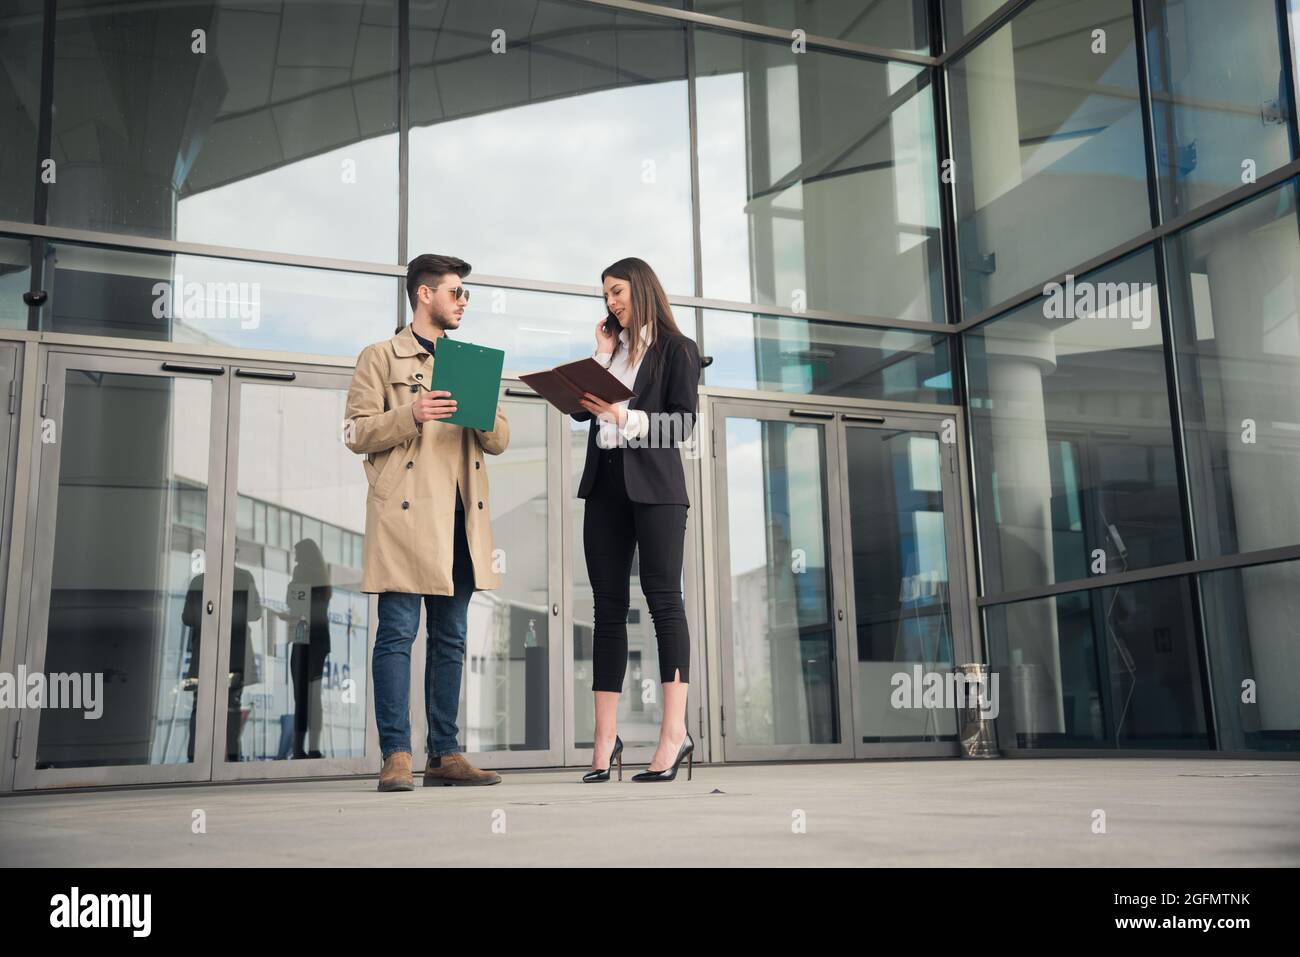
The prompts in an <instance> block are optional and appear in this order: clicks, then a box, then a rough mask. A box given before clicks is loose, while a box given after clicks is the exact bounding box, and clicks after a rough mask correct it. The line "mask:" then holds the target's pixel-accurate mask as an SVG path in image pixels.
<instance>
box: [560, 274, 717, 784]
mask: <svg viewBox="0 0 1300 957" xmlns="http://www.w3.org/2000/svg"><path fill="white" fill-rule="evenodd" d="M601 281H602V283H603V284H604V287H605V305H606V307H607V309H608V312H609V314H608V315H607V316H606V317H605V318H604V319H603V320H601V321H600V322H599V323H597V324H596V354H595V358H596V360H597V361H598V362H600V363H601V365H603V366H605V367H606V368H607V369H609V370H610V372H611V373H613V374H614V376H616V377H617V378H618V379H619V380H620V381H621V382H623V384H624V385H626V386H627V387H628V388H629V389H631V390H632V391H633V392H634V393H636V395H635V396H634V397H633V398H631V399H627V400H625V401H623V402H617V403H613V404H610V403H607V402H604V401H602V400H601V399H600V398H599V397H598V396H595V395H592V394H591V393H590V392H588V393H586V394H585V397H584V398H583V400H582V407H583V408H584V409H585V410H586V411H584V412H576V413H574V414H573V417H574V418H575V419H577V420H578V421H579V422H586V421H589V420H590V421H591V422H592V425H591V429H590V431H589V432H588V434H587V461H586V466H585V467H584V468H583V472H582V481H581V482H580V483H579V485H578V497H579V498H583V499H586V502H587V506H586V515H585V519H584V523H583V547H584V550H585V551H586V556H587V574H588V577H589V578H590V580H591V588H592V592H593V594H594V596H595V605H596V615H595V618H596V620H595V632H594V636H593V642H592V667H593V670H594V672H595V677H594V679H593V681H592V691H593V692H594V693H595V698H596V740H595V745H594V747H593V749H592V759H591V770H590V771H589V772H588V773H587V774H586V775H584V777H583V781H587V782H593V781H608V780H609V769H610V766H611V764H612V763H613V762H614V761H615V760H617V761H618V769H619V770H618V773H619V779H620V780H622V777H623V742H622V739H620V738H619V737H618V735H617V733H616V729H615V724H616V720H617V716H618V696H619V693H620V692H621V691H622V689H623V676H624V673H625V671H626V669H627V613H628V604H629V600H630V596H629V590H630V580H631V574H632V555H633V552H634V551H635V550H637V549H639V550H640V574H641V590H642V592H643V593H644V594H645V597H646V602H647V603H648V604H649V606H650V616H651V618H652V619H653V620H654V627H655V638H656V640H657V641H658V645H659V677H660V680H661V682H662V684H663V701H664V717H663V723H662V725H661V726H660V729H659V745H658V748H657V749H656V750H655V753H654V757H653V758H652V759H651V761H650V766H649V768H648V769H647V770H646V771H644V772H642V773H640V774H638V775H636V776H635V777H633V779H632V780H634V781H671V780H673V779H674V778H675V777H676V776H677V767H678V765H680V764H681V762H682V759H683V758H686V759H687V765H686V773H687V777H688V778H689V777H690V774H691V757H690V755H691V753H692V752H693V751H694V748H695V742H694V741H692V740H691V736H690V734H689V733H687V730H686V692H687V686H688V681H689V673H688V669H689V664H690V635H689V634H688V632H687V627H686V610H685V607H684V605H683V603H682V590H681V580H682V549H683V547H684V545H685V538H686V510H687V508H688V507H689V505H690V502H689V500H688V499H687V497H686V475H685V473H684V471H683V469H682V460H681V453H680V451H679V450H678V445H680V444H681V442H683V441H685V440H687V439H689V437H690V435H691V430H692V428H693V427H694V424H695V413H696V410H697V408H698V407H699V381H700V353H699V349H698V348H697V347H696V345H695V342H694V341H693V340H692V339H690V338H689V337H687V336H685V335H683V334H682V332H681V330H679V329H678V328H677V323H676V322H675V321H674V320H673V313H672V309H671V308H670V307H669V305H668V297H667V296H666V295H664V290H663V286H661V285H660V284H659V279H658V277H656V276H655V274H654V271H653V270H652V269H651V268H650V267H649V266H648V265H646V263H645V262H643V261H642V260H640V259H635V258H631V259H620V260H619V261H618V262H616V263H614V264H613V265H612V266H610V267H609V268H608V269H606V270H605V271H604V272H603V273H601Z"/></svg>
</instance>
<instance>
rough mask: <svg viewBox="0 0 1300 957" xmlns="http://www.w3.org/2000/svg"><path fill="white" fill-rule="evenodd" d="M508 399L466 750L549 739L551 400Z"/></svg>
mask: <svg viewBox="0 0 1300 957" xmlns="http://www.w3.org/2000/svg"><path fill="white" fill-rule="evenodd" d="M593 325H594V322H593ZM475 341H476V342H477V341H478V340H477V339H476V340H475ZM501 407H502V411H503V412H504V413H505V415H506V418H507V419H509V420H510V447H509V448H508V449H506V451H505V452H503V453H502V454H500V455H495V456H489V457H488V463H487V465H486V467H487V468H488V469H489V470H490V471H489V477H490V478H491V495H492V500H491V501H490V502H489V503H488V504H489V506H490V507H491V510H492V541H493V543H494V545H495V547H496V555H495V558H494V560H496V561H500V562H502V563H503V564H501V565H500V566H499V569H500V572H501V587H500V588H498V589H494V590H492V591H477V592H475V593H474V595H473V597H472V598H471V600H470V603H469V611H468V614H467V622H468V628H467V635H466V643H465V671H464V682H463V685H462V692H461V702H460V717H459V720H458V724H459V725H460V728H461V743H462V744H463V745H464V747H465V749H466V750H468V751H479V752H481V751H530V750H531V751H537V750H545V749H546V748H548V747H550V645H551V642H550V638H551V633H550V607H549V606H550V578H549V574H550V551H549V549H548V547H547V537H546V535H547V525H546V509H547V498H546V476H547V472H546V409H547V406H546V403H544V402H541V401H538V400H527V399H525V400H519V401H510V400H507V399H503V400H502V402H501Z"/></svg>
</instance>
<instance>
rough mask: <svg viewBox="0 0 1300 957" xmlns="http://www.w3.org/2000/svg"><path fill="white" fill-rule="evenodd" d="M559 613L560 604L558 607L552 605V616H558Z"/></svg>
mask: <svg viewBox="0 0 1300 957" xmlns="http://www.w3.org/2000/svg"><path fill="white" fill-rule="evenodd" d="M559 613H560V606H559V605H558V604H556V605H552V606H551V614H552V615H558V614H559Z"/></svg>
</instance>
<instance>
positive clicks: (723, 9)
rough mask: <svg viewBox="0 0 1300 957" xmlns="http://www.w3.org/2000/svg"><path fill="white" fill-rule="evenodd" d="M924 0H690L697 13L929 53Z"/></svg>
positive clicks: (878, 45)
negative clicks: (852, 0) (850, 1)
mask: <svg viewBox="0 0 1300 957" xmlns="http://www.w3.org/2000/svg"><path fill="white" fill-rule="evenodd" d="M928 7H929V3H928V2H927V0H874V2H861V3H844V2H842V0H830V2H827V0H793V2H791V0H695V6H694V8H693V9H694V10H695V12H696V13H707V14H710V15H711V16H715V17H727V18H728V19H730V20H744V21H747V22H748V23H757V24H760V25H762V26H765V27H788V28H790V29H795V28H798V29H801V30H803V31H804V32H805V33H808V34H812V35H814V36H819V37H829V38H830V39H832V40H846V41H848V42H849V43H864V44H867V45H869V46H877V47H887V48H889V49H891V50H905V51H907V52H910V53H929V52H930V37H929V31H930V23H929V16H928Z"/></svg>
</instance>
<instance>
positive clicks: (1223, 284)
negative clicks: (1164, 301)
mask: <svg viewBox="0 0 1300 957" xmlns="http://www.w3.org/2000/svg"><path fill="white" fill-rule="evenodd" d="M1296 195H1297V186H1296V182H1295V180H1291V181H1290V182H1288V183H1286V184H1284V185H1282V186H1280V187H1278V188H1277V189H1274V190H1271V191H1269V192H1268V193H1266V194H1264V195H1262V196H1259V197H1257V198H1256V199H1253V200H1250V201H1249V202H1246V203H1243V204H1241V205H1238V206H1236V207H1234V208H1233V209H1232V210H1230V211H1228V212H1226V213H1221V214H1220V215H1218V216H1216V217H1214V218H1213V219H1209V220H1205V221H1202V222H1200V223H1198V224H1197V225H1196V226H1194V227H1192V228H1191V229H1188V230H1185V231H1183V232H1181V233H1178V234H1176V235H1175V236H1174V237H1172V238H1171V239H1170V240H1169V241H1168V243H1167V246H1166V249H1167V251H1168V256H1169V283H1170V302H1171V304H1172V308H1173V314H1174V323H1173V327H1174V334H1175V341H1176V343H1177V354H1178V369H1179V392H1180V394H1181V398H1182V406H1183V427H1184V430H1185V432H1186V436H1187V441H1186V445H1187V464H1188V479H1189V481H1190V483H1191V489H1192V507H1193V509H1194V514H1195V519H1196V549H1197V556H1198V557H1200V558H1213V557H1216V556H1219V555H1231V554H1235V553H1238V552H1249V551H1254V550H1256V549H1261V548H1274V547H1279V546H1285V545H1297V544H1300V494H1297V479H1296V476H1297V475H1300V238H1298V237H1300V230H1298V229H1297V218H1296ZM1282 597H1283V596H1282V595H1281V594H1280V593H1279V594H1278V595H1277V598H1278V600H1281V599H1282Z"/></svg>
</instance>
